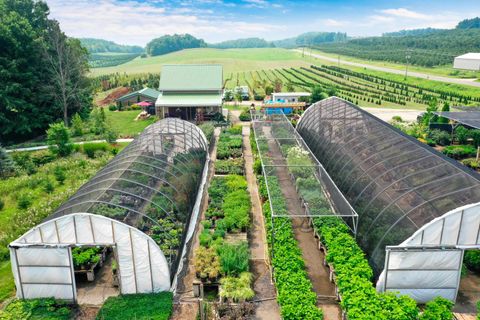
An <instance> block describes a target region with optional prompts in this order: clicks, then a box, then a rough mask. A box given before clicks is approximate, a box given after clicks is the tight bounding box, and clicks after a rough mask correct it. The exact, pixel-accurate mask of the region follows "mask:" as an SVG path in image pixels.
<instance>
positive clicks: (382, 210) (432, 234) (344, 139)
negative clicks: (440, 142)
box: [297, 97, 480, 302]
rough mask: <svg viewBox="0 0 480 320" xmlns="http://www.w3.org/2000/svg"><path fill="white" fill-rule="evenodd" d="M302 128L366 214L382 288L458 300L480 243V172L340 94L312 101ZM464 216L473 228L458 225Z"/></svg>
mask: <svg viewBox="0 0 480 320" xmlns="http://www.w3.org/2000/svg"><path fill="white" fill-rule="evenodd" d="M297 131H298V132H299V133H300V135H301V136H302V137H303V139H304V141H305V142H306V143H307V145H308V146H309V148H310V149H311V150H312V152H313V154H314V155H315V157H316V158H317V159H318V160H319V161H320V163H322V165H323V166H324V167H325V169H326V171H327V172H328V173H329V174H330V176H331V177H332V179H333V181H334V182H335V183H336V184H337V185H338V187H339V189H340V190H341V191H342V193H343V194H344V195H345V197H346V198H347V200H348V201H349V202H350V203H351V204H352V206H353V207H354V209H355V210H356V212H357V213H358V215H359V222H358V223H359V225H358V233H357V241H358V242H359V244H360V245H361V247H362V248H363V250H364V251H365V252H366V254H367V256H368V258H369V261H370V263H371V265H372V267H373V269H374V272H375V275H376V276H377V277H378V276H379V275H380V274H381V273H382V276H380V278H379V282H378V285H377V289H378V290H380V291H383V290H387V291H388V290H391V291H400V292H402V293H407V294H409V295H411V296H412V297H413V298H415V299H416V300H417V301H419V302H426V301H428V300H430V299H431V298H432V297H434V296H436V295H441V296H444V297H445V298H448V299H451V300H455V299H456V293H457V290H458V281H459V274H460V268H461V260H462V258H463V250H465V249H474V248H479V247H480V246H479V244H480V242H479V240H478V237H479V230H480V205H479V203H480V175H479V174H478V173H476V172H474V171H473V170H470V169H468V168H466V167H465V166H463V165H461V164H459V163H457V162H456V161H454V160H452V159H450V158H448V157H446V156H444V155H443V154H441V153H439V152H437V151H436V150H434V149H433V148H430V147H429V146H426V145H425V144H423V143H421V142H419V141H417V140H416V139H414V138H412V137H410V136H408V135H406V134H404V133H403V132H401V131H400V130H398V129H396V128H394V127H393V126H391V125H389V124H388V123H386V122H383V121H382V120H380V119H378V118H376V117H375V116H373V115H371V114H370V113H368V112H366V111H364V110H362V109H360V108H359V107H357V106H356V105H354V104H352V103H350V102H347V101H345V100H342V99H340V98H337V97H331V98H328V99H325V100H322V101H319V102H317V103H315V104H313V105H312V106H310V107H309V108H308V109H307V110H306V111H305V113H304V114H303V115H302V117H301V119H300V120H299V122H298V125H297ZM459 212H466V213H467V214H463V213H462V214H461V215H460V214H458V213H459ZM455 213H457V214H455ZM460 216H462V217H464V219H466V220H462V221H463V222H459V221H460V219H457V220H455V221H456V223H457V224H458V223H459V225H460V226H462V223H467V220H468V226H464V227H458V226H457V227H458V229H455V230H454V229H452V228H451V225H450V223H453V222H452V221H453V220H449V219H452V217H457V218H458V217H460ZM439 221H443V222H442V223H444V224H445V225H446V226H447V227H445V228H444V227H441V226H440V224H439V223H440V222H439ZM446 221H447V223H445V222H446ZM433 226H435V227H433ZM446 230H447V231H446ZM448 230H450V231H448ZM460 231H461V232H460ZM449 232H450V233H454V232H456V233H455V235H456V236H458V237H459V241H449V242H445V241H446V239H448V238H449V237H448V235H447V234H448V233H449ZM439 235H440V236H439ZM419 237H422V241H419ZM463 238H468V239H469V241H468V243H467V242H462V241H461V239H463ZM427 239H436V240H437V241H436V242H429V241H425V240H427ZM442 239H443V241H442ZM425 252H426V253H425ZM447 256H448V257H449V258H448V259H447V260H449V261H450V262H449V264H447V265H448V268H447V270H445V269H442V266H441V264H442V263H443V262H445V261H446V257H447ZM459 261H460V264H459V263H458V262H459ZM452 263H453V264H452ZM422 270H423V271H422ZM446 271H448V272H449V273H448V276H446V273H445V272H446ZM424 272H428V277H427V276H425V274H424ZM421 275H422V276H423V278H421ZM426 279H428V283H427V282H426V281H427V280H426ZM447 279H448V281H447Z"/></svg>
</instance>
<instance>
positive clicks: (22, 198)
mask: <svg viewBox="0 0 480 320" xmlns="http://www.w3.org/2000/svg"><path fill="white" fill-rule="evenodd" d="M32 202H33V200H32V195H31V194H30V193H28V192H24V193H21V194H20V195H19V196H18V199H17V205H18V208H19V209H23V210H24V209H27V208H28V207H30V205H31V204H32Z"/></svg>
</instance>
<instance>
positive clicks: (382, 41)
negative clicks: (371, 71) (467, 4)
mask: <svg viewBox="0 0 480 320" xmlns="http://www.w3.org/2000/svg"><path fill="white" fill-rule="evenodd" d="M316 47H317V48H318V49H320V50H322V51H324V52H328V53H336V54H342V55H348V56H354V57H358V58H363V59H369V60H381V61H389V62H397V63H407V62H408V63H410V64H414V65H419V66H425V67H433V66H439V65H451V64H452V63H453V59H454V57H455V56H458V55H461V54H464V53H466V52H478V51H480V19H479V18H475V19H470V20H464V21H461V22H460V23H459V24H458V26H457V28H455V29H451V30H437V29H421V30H416V31H415V30H413V31H403V32H402V31H400V32H398V33H389V34H386V35H384V36H381V37H368V38H362V39H351V40H349V41H347V42H343V43H339V42H336V43H325V44H320V45H318V46H316Z"/></svg>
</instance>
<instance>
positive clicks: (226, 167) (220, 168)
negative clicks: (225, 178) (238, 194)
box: [215, 158, 244, 175]
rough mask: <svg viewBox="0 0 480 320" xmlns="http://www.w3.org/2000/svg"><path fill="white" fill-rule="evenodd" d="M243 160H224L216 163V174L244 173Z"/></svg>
mask: <svg viewBox="0 0 480 320" xmlns="http://www.w3.org/2000/svg"><path fill="white" fill-rule="evenodd" d="M243 168H244V163H243V158H234V159H224V160H217V161H215V174H238V175H242V174H243V172H244V169H243Z"/></svg>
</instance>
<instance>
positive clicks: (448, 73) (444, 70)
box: [305, 49, 480, 78]
mask: <svg viewBox="0 0 480 320" xmlns="http://www.w3.org/2000/svg"><path fill="white" fill-rule="evenodd" d="M305 50H306V49H305ZM311 51H312V53H318V54H321V55H324V56H327V57H331V58H335V59H338V56H339V55H338V54H333V53H326V52H323V51H320V50H315V49H312V50H311ZM308 52H310V49H308ZM342 60H343V61H350V62H357V63H365V64H369V65H372V66H377V67H385V68H391V69H397V70H405V64H401V63H395V62H388V61H377V60H366V59H361V58H356V57H350V56H344V55H340V65H341V66H342V64H341V63H342ZM330 63H332V62H330ZM342 67H344V68H345V67H347V66H342ZM408 70H409V71H415V72H421V73H426V74H431V75H437V76H445V77H451V78H480V72H476V71H465V70H455V69H453V61H452V65H446V66H437V67H433V68H428V67H421V66H413V65H409V66H408Z"/></svg>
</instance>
